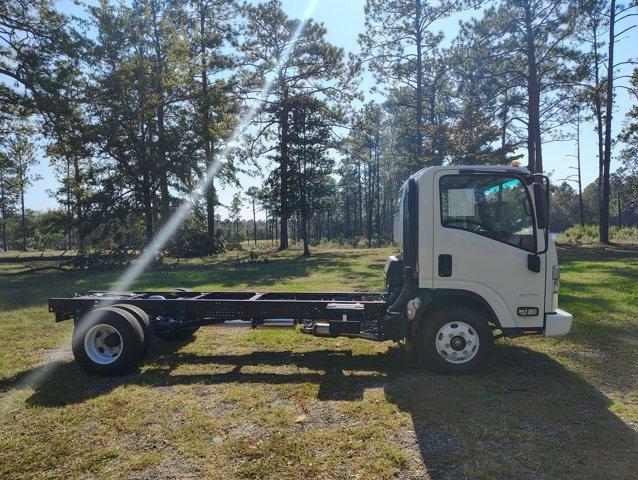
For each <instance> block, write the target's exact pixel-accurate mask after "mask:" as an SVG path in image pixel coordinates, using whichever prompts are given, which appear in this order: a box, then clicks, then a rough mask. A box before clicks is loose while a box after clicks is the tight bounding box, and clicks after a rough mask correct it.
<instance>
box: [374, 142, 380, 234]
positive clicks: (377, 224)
mask: <svg viewBox="0 0 638 480" xmlns="http://www.w3.org/2000/svg"><path fill="white" fill-rule="evenodd" d="M374 143H375V149H374V156H375V157H376V162H375V167H374V176H375V180H376V182H375V184H376V197H377V198H376V202H377V210H376V227H377V242H378V245H381V190H380V187H381V183H380V180H379V170H380V168H381V160H380V157H381V154H380V152H379V132H378V130H377V133H376V138H375V142H374Z"/></svg>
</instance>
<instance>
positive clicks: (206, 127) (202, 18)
mask: <svg viewBox="0 0 638 480" xmlns="http://www.w3.org/2000/svg"><path fill="white" fill-rule="evenodd" d="M206 10H207V9H206V4H205V2H201V3H200V4H199V55H200V74H201V76H202V91H201V95H202V98H201V101H202V103H201V105H202V106H201V108H202V142H203V144H204V160H205V161H206V168H209V167H210V166H211V165H212V163H213V149H212V145H211V143H212V141H211V138H210V137H211V136H210V98H209V91H208V62H207V59H206V14H207V11H206ZM216 202H217V195H216V192H215V185H214V183H213V181H212V179H211V182H210V187H209V188H208V191H207V192H206V233H207V235H208V241H209V242H211V244H212V242H214V241H215V204H216Z"/></svg>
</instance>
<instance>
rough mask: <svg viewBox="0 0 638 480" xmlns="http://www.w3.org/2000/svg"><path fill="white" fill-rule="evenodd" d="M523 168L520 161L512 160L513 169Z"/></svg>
mask: <svg viewBox="0 0 638 480" xmlns="http://www.w3.org/2000/svg"><path fill="white" fill-rule="evenodd" d="M520 166H521V161H520V160H512V167H516V168H518V167H520Z"/></svg>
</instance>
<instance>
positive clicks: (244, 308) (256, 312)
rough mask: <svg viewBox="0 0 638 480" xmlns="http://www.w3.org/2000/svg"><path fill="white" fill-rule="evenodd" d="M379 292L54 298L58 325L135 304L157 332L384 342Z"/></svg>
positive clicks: (107, 294)
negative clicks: (244, 331) (285, 334)
mask: <svg viewBox="0 0 638 480" xmlns="http://www.w3.org/2000/svg"><path fill="white" fill-rule="evenodd" d="M386 297H387V295H386V294H385V293H379V292H361V293H353V292H322V293H296V292H295V293H280V292H190V291H184V290H173V291H168V292H127V293H112V292H90V293H88V294H76V295H75V296H74V297H73V298H51V299H50V300H49V311H50V312H53V313H55V318H56V321H62V320H67V319H70V318H75V319H76V320H79V319H81V318H82V317H83V316H84V315H85V314H86V313H87V312H89V311H91V310H93V309H95V308H100V307H109V306H118V305H132V306H135V307H138V308H140V309H142V310H143V311H144V312H146V313H147V314H148V315H149V318H150V321H151V323H152V324H153V326H154V327H155V328H157V329H160V330H164V331H171V330H172V331H179V330H189V329H193V328H197V327H201V326H204V325H217V326H248V327H252V328H294V327H295V326H296V325H297V324H301V325H302V328H301V331H302V332H303V333H308V334H312V335H316V336H324V337H332V336H348V337H358V338H365V339H368V340H382V338H381V336H380V330H379V328H378V326H379V324H380V322H381V321H382V319H383V317H384V315H385V314H386V310H387V308H388V306H387V302H386Z"/></svg>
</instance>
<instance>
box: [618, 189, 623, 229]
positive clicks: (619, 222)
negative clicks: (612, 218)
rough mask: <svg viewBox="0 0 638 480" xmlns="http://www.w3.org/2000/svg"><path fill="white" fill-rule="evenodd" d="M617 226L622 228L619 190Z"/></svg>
mask: <svg viewBox="0 0 638 480" xmlns="http://www.w3.org/2000/svg"><path fill="white" fill-rule="evenodd" d="M618 228H622V207H621V202H620V192H618Z"/></svg>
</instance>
